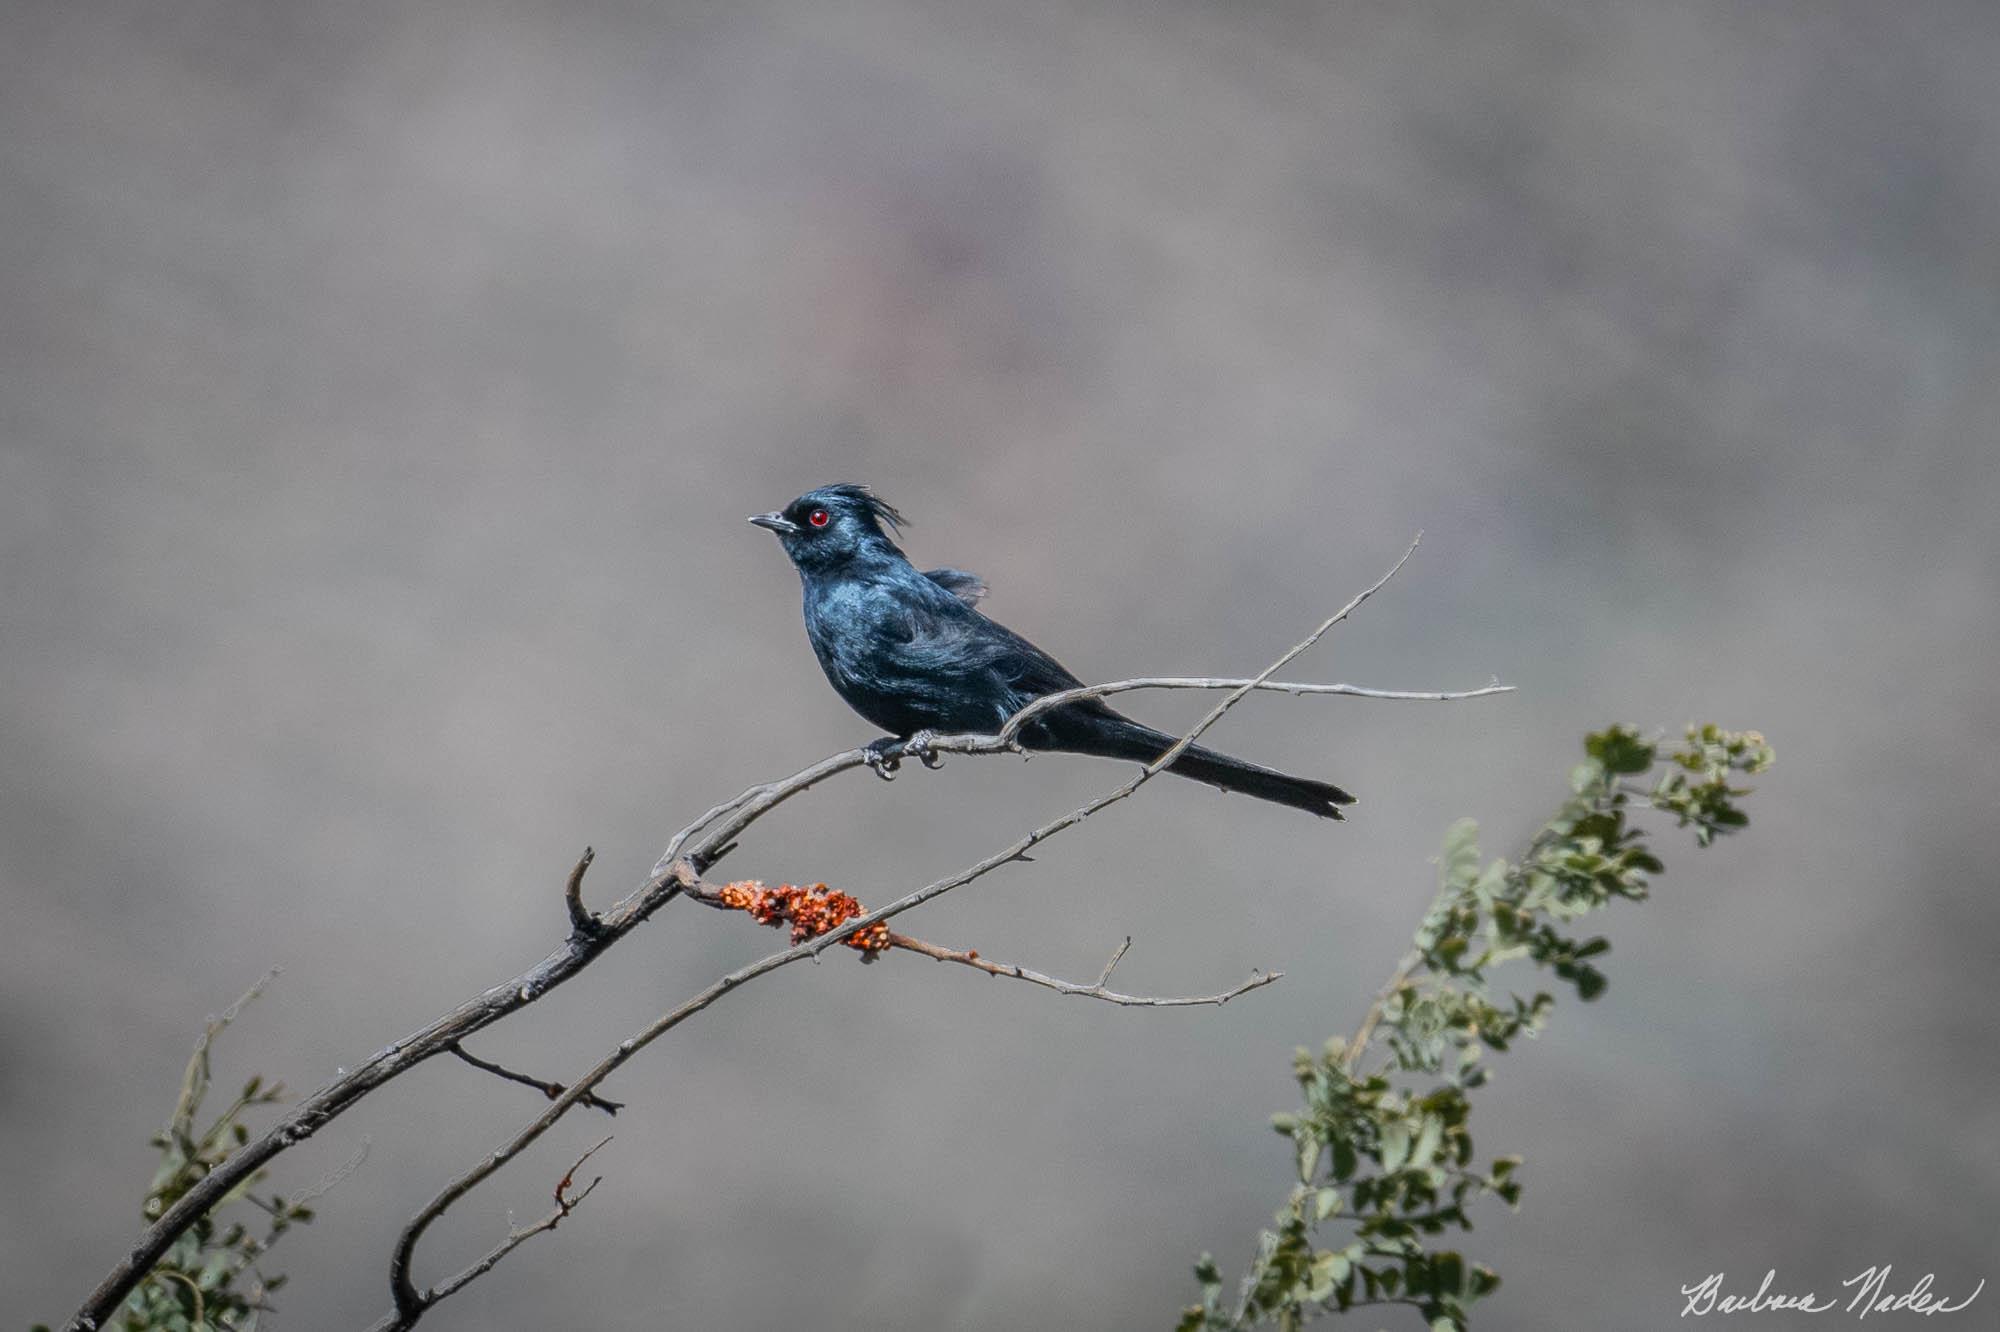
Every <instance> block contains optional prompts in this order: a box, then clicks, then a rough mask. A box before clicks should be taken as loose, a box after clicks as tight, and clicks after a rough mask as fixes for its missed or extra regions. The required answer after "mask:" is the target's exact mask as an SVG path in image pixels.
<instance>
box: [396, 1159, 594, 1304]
mask: <svg viewBox="0 0 2000 1332" xmlns="http://www.w3.org/2000/svg"><path fill="white" fill-rule="evenodd" d="M610 1141H611V1139H609V1138H605V1139H603V1140H602V1141H600V1142H599V1143H598V1144H597V1146H595V1147H592V1148H591V1149H590V1150H589V1151H587V1152H585V1153H584V1154H583V1155H582V1156H579V1157H577V1158H576V1160H575V1161H574V1162H572V1163H571V1165H570V1168H569V1169H568V1170H566V1171H565V1172H563V1177H562V1178H561V1179H560V1180H558V1181H556V1187H555V1200H556V1205H555V1209H554V1210H553V1211H551V1212H549V1213H548V1215H546V1216H544V1217H543V1218H542V1219H541V1220H539V1221H537V1222H535V1224H533V1225H532V1226H527V1227H524V1228H522V1229H520V1230H510V1231H508V1232H507V1238H506V1239H504V1240H501V1241H500V1243H498V1244H496V1245H494V1246H493V1248H491V1249H490V1250H488V1251H487V1253H486V1255H485V1256H484V1257H483V1258H481V1259H480V1260H479V1261H478V1262H476V1263H473V1264H472V1265H471V1266H470V1267H467V1268H466V1269H464V1270H463V1271H461V1272H457V1273H454V1274H453V1275H452V1276H450V1277H448V1278H446V1279H445V1280H443V1281H440V1282H439V1283H438V1284H437V1285H436V1286H434V1287H432V1288H431V1289H430V1290H427V1291H423V1292H421V1293H416V1292H413V1294H414V1295H415V1299H416V1303H415V1304H414V1305H412V1306H411V1308H410V1309H409V1310H408V1311H407V1312H406V1311H404V1310H402V1309H401V1308H400V1306H399V1308H398V1311H397V1312H396V1313H394V1314H391V1315H389V1316H388V1317H386V1318H384V1319H383V1320H382V1321H381V1322H379V1323H377V1324H376V1325H375V1327H374V1329H373V1330H372V1332H401V1329H404V1328H409V1327H413V1326H415V1325H416V1321H417V1319H419V1318H421V1317H423V1315H424V1313H425V1312H426V1311H428V1310H429V1309H430V1308H431V1307H432V1306H434V1305H436V1304H437V1303H438V1302H439V1301H441V1300H445V1299H449V1298H450V1297H451V1296H453V1295H456V1294H457V1293H458V1292H459V1291H461V1290H464V1289H465V1288H466V1287H467V1286H469V1285H471V1284H472V1283H473V1282H475V1281H477V1280H478V1279H479V1278H480V1277H483V1276H485V1275H486V1274H487V1273H488V1272H491V1271H492V1270H493V1269H494V1268H495V1267H497V1266H499V1264H500V1260H501V1259H503V1258H505V1257H506V1256H507V1255H508V1254H510V1253H512V1252H514V1250H516V1249H518V1248H520V1247H521V1246H522V1245H523V1244H526V1243H527V1242H528V1241H529V1240H531V1239H533V1238H534V1237H535V1236H537V1235H540V1234H542V1233H543V1232H544V1231H550V1230H554V1229H555V1228H556V1227H557V1226H559V1225H561V1224H562V1223H563V1221H564V1220H565V1219H567V1218H568V1216H569V1214H570V1213H571V1212H574V1211H575V1210H576V1209H577V1208H578V1207H579V1206H580V1205H582V1203H583V1200H584V1199H585V1198H588V1197H589V1196H590V1195H591V1194H592V1193H594V1192H596V1190H597V1186H598V1185H599V1184H602V1183H603V1182H604V1176H602V1175H598V1176H596V1177H594V1178H593V1179H592V1180H591V1181H590V1183H588V1184H586V1185H584V1186H583V1192H581V1193H578V1194H576V1195H574V1196H571V1194H570V1190H571V1189H572V1188H574V1187H575V1186H576V1172H577V1171H578V1170H581V1169H582V1168H583V1163H584V1162H585V1161H588V1160H589V1159H590V1158H591V1157H593V1156H595V1155H597V1153H598V1151H599V1150H600V1149H601V1148H602V1147H603V1146H604V1144H605V1143H608V1142H610Z"/></svg>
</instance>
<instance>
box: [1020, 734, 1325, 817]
mask: <svg viewBox="0 0 2000 1332" xmlns="http://www.w3.org/2000/svg"><path fill="white" fill-rule="evenodd" d="M1066 711H1067V710H1066V709H1058V710H1057V711H1056V712H1055V713H1053V714H1051V715H1050V717H1049V719H1048V723H1047V726H1046V733H1045V736H1044V737H1035V738H1031V737H1029V736H1026V735H1024V736H1023V739H1025V740H1027V741H1028V743H1029V744H1030V745H1031V746H1034V747H1036V748H1040V747H1043V745H1046V747H1048V748H1051V749H1066V750H1070V751H1071V752H1073V753H1078V754H1095V755H1097V756H1099V757H1100V758H1120V759H1132V760H1134V761H1136V762H1139V763H1151V762H1153V761H1154V760H1155V759H1157V758H1159V757H1160V755H1162V754H1164V753H1166V752H1167V750H1168V749H1170V748H1172V747H1173V744H1174V742H1175V741H1176V740H1177V739H1179V737H1178V736H1172V735H1167V734H1166V733H1164V732H1162V731H1156V730H1154V729H1153V728H1152V727H1150V726H1141V725H1140V724H1139V723H1138V722H1135V721H1132V720H1130V719H1128V718H1125V717H1121V716H1119V715H1117V714H1116V713H1113V712H1110V711H1109V710H1108V709H1107V710H1106V711H1105V713H1103V714H1100V715H1094V716H1093V715H1090V714H1083V715H1081V716H1078V715H1074V714H1072V715H1067V716H1066V715H1064V713H1065V712H1066ZM1030 729H1033V728H1030ZM1037 738H1039V739H1041V740H1042V744H1040V745H1038V744H1036V739H1037ZM1167 771H1168V772H1171V773H1173V774H1174V775H1175V776H1178V777H1192V778H1193V779H1194V780H1195V781H1198V782H1207V783H1208V784H1209V785H1211V786H1219V787H1221V788H1222V789H1223V790H1225V791H1241V792H1242V793H1243V794H1244V795H1249V796H1256V797H1257V798H1258V799H1259V800H1269V801H1273V802H1275V803H1277V804H1280V805H1290V806H1291V807H1292V808H1293V809H1302V810H1305V811H1306V812H1307V813H1309V814H1317V815H1319V816H1320V817H1321V818H1325V819H1338V818H1341V817H1342V815H1341V812H1340V807H1341V806H1342V805H1351V804H1353V803H1354V797H1353V796H1351V795H1349V794H1348V793H1347V792H1345V791H1343V790H1341V789H1340V788H1339V787H1337V786H1335V785H1333V784H1332V783H1331V782H1315V781H1312V780H1310V779H1308V778H1305V777H1293V776H1291V775H1289V774H1287V773H1282V772H1279V771H1277V770H1276V769H1275V768H1265V767H1260V766H1259V765H1257V764H1255V763H1246V762H1244V761H1243V760H1242V759H1239V758H1231V757H1230V756H1229V755H1227V754H1218V753H1217V752H1216V751H1214V750H1213V749H1204V748H1202V747H1201V746H1200V745H1189V746H1188V747H1187V748H1186V749H1185V750H1183V751H1181V756H1180V757H1179V758H1177V759H1175V760H1174V761H1173V765H1172V766H1171V767H1169V768H1168V769H1167Z"/></svg>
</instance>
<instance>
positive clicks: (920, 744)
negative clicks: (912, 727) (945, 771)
mask: <svg viewBox="0 0 2000 1332" xmlns="http://www.w3.org/2000/svg"><path fill="white" fill-rule="evenodd" d="M937 738H938V733H937V732H936V731H933V730H932V729H930V727H928V726H926V727H925V728H924V729H923V730H921V731H918V732H917V733H916V734H915V735H913V736H911V737H910V738H909V739H907V740H905V741H904V742H903V752H904V753H905V754H907V755H909V756H911V757H913V758H915V759H916V761H917V762H919V763H921V764H923V765H924V766H925V767H926V768H929V769H930V770H931V771H932V772H936V771H937V770H938V769H939V768H942V767H943V766H944V756H943V755H942V754H939V753H937V752H936V751H935V750H933V749H932V748H931V742H932V741H934V740H936V739H937Z"/></svg>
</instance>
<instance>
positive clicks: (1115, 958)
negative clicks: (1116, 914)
mask: <svg viewBox="0 0 2000 1332" xmlns="http://www.w3.org/2000/svg"><path fill="white" fill-rule="evenodd" d="M683 892H684V893H685V895H686V896H687V899H688V900H689V901H690V902H696V903H699V904H700V905H702V906H706V907H714V908H715V909H716V910H718V911H738V910H742V909H743V908H742V906H741V905H740V903H741V899H740V898H739V899H737V901H735V902H732V901H731V900H730V897H729V894H728V892H727V891H726V890H725V889H724V888H723V887H722V886H720V885H718V884H712V883H705V882H694V883H690V884H689V885H688V886H687V887H686V888H685V889H684V890H683ZM760 919H761V918H760ZM767 923H770V924H781V923H782V921H771V922H767ZM881 947H883V948H900V949H902V950H903V951H905V952H909V953H916V954H918V955H919V956H921V957H927V958H930V959H931V960H932V961H934V962H954V963H957V964H958V965H959V966H962V967H971V968H973V969H974V970H975V971H983V972H985V973H986V974H987V975H989V976H1004V977H1006V978H1007V979H1009V980H1020V981H1027V982H1028V983H1029V984H1031V985H1040V986H1042V987H1044V988H1045V989H1050V990H1054V991H1055V992H1056V993H1058V994H1072V995H1079V996H1082V997H1084V998H1088V999H1102V1000H1104V1001H1105V1002H1106V1003H1111V1004H1119V1005H1122V1006H1124V1007H1127V1008H1192V1007H1195V1006H1197V1005H1202V1004H1226V1003H1228V1002H1229V1001H1230V1000H1231V999H1234V998H1236V997H1237V996H1238V995H1241V994H1248V993H1249V992H1250V991H1252V990H1255V989H1261V988H1262V987H1263V986H1266V985H1269V984H1270V983H1271V982H1273V981H1275V980H1278V979H1280V978H1281V977H1283V976H1284V974H1285V973H1284V972H1282V971H1269V972H1259V973H1258V974H1256V975H1254V976H1252V977H1251V978H1250V979H1249V980H1247V981H1245V982H1244V983H1243V984H1241V985H1239V986H1237V987H1236V988H1235V989H1233V990H1229V991H1226V992H1224V993H1222V994H1208V995H1160V996H1153V995H1132V994H1120V993H1118V992H1117V991H1115V990H1112V989H1110V988H1109V986H1108V985H1107V982H1108V981H1110V979H1111V971H1112V968H1114V967H1116V966H1117V965H1118V963H1119V961H1120V960H1121V959H1123V958H1124V956H1125V953H1126V950H1128V949H1130V948H1131V947H1132V937H1131V936H1130V935H1127V936H1126V937H1125V942H1123V943H1121V944H1119V945H1118V947H1117V948H1116V949H1115V950H1114V951H1113V952H1112V954H1111V960H1110V961H1108V962H1106V963H1105V964H1104V970H1103V971H1101V972H1099V973H1098V976H1097V979H1096V981H1094V982H1093V983H1091V984H1088V985H1085V984H1080V983H1078V982H1076V981H1066V980H1062V979H1059V978H1057V977H1055V976H1048V975H1044V974H1043V973H1041V972H1039V971H1035V970H1032V969H1031V968H1028V967H1023V966H1019V965H1017V964H1015V963H1012V962H995V961H994V960H993V959H992V958H989V957H983V956H981V955H980V953H979V950H978V949H976V948H947V947H945V946H944V945H942V944H934V943H931V942H929V941H927V940H924V939H917V938H913V937H912V936H910V935H907V934H895V933H887V934H884V935H883V936H882V943H881ZM874 957H875V954H874V953H872V952H871V953H870V954H869V956H868V957H867V958H866V959H865V960H868V961H872V960H874Z"/></svg>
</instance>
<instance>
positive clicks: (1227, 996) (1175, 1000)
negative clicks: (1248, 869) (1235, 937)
mask: <svg viewBox="0 0 2000 1332" xmlns="http://www.w3.org/2000/svg"><path fill="white" fill-rule="evenodd" d="M889 946H890V947H891V948H902V949H906V950H908V951H909V952H912V953H919V954H921V955H923V956H924V957H928V958H930V959H932V960H933V961H937V962H956V963H958V964H959V965H960V966H965V967H972V968H973V969H975V970H977V971H983V972H985V973H986V974H987V975H989V976H1005V977H1007V978H1008V979H1010V980H1020V981H1027V982H1028V983H1029V984H1030V985H1040V986H1042V987H1043V988H1044V989H1050V990H1054V991H1055V992H1056V993H1057V994H1074V995H1080V996H1082V997H1083V998H1086V999H1102V1000H1103V1001H1104V1002H1105V1003H1107V1004H1118V1005H1121V1006H1123V1007H1126V1008H1194V1007H1198V1006H1200V1005H1203V1004H1226V1003H1228V1002H1229V1001H1230V1000H1231V999H1234V998H1236V997H1237V996H1238V995H1241V994H1248V993H1250V991H1252V990H1257V989H1262V988H1263V987H1264V986H1266V985H1269V984H1271V982H1273V981H1275V980H1278V979H1280V978H1282V977H1283V976H1284V974H1285V973H1284V972H1282V971H1264V972H1259V973H1258V974H1257V975H1255V976H1252V977H1251V978H1250V979H1249V980H1247V981H1244V982H1243V983H1242V984H1241V985H1239V986H1237V987H1236V988H1235V989H1233V990H1225V991H1224V992H1222V993H1221V994H1204V995H1173V996H1153V995H1136V994H1120V993H1118V992H1117V991H1116V990H1112V989H1109V988H1107V987H1106V985H1105V982H1106V981H1108V980H1110V979H1111V968H1112V967H1113V966H1116V965H1117V963H1118V959H1120V958H1122V957H1123V956H1125V950H1126V949H1127V948H1130V947H1131V946H1132V941H1131V940H1130V939H1129V938H1128V939H1127V940H1126V941H1125V942H1124V943H1123V944H1121V945H1120V946H1119V948H1118V951H1117V952H1115V953H1113V954H1112V955H1111V961H1110V962H1109V963H1108V964H1106V966H1105V968H1104V971H1103V973H1102V974H1101V975H1099V976H1098V978H1097V980H1096V981H1094V982H1093V983H1091V984H1089V985H1079V984H1077V983H1076V982H1075V981H1066V980H1058V979H1057V978H1056V977H1054V976H1044V975H1043V974H1042V973H1041V972H1039V971H1030V970H1029V969H1028V968H1026V967H1021V966H1016V965H1014V964H1013V963H1011V962H995V961H993V960H991V959H990V958H984V957H981V956H980V955H979V953H978V951H977V950H964V951H961V950H959V949H955V948H942V947H940V946H938V945H937V944H934V943H925V942H924V941H923V940H922V939H912V938H911V937H910V936H908V935H907V934H891V935H890V936H889Z"/></svg>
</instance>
